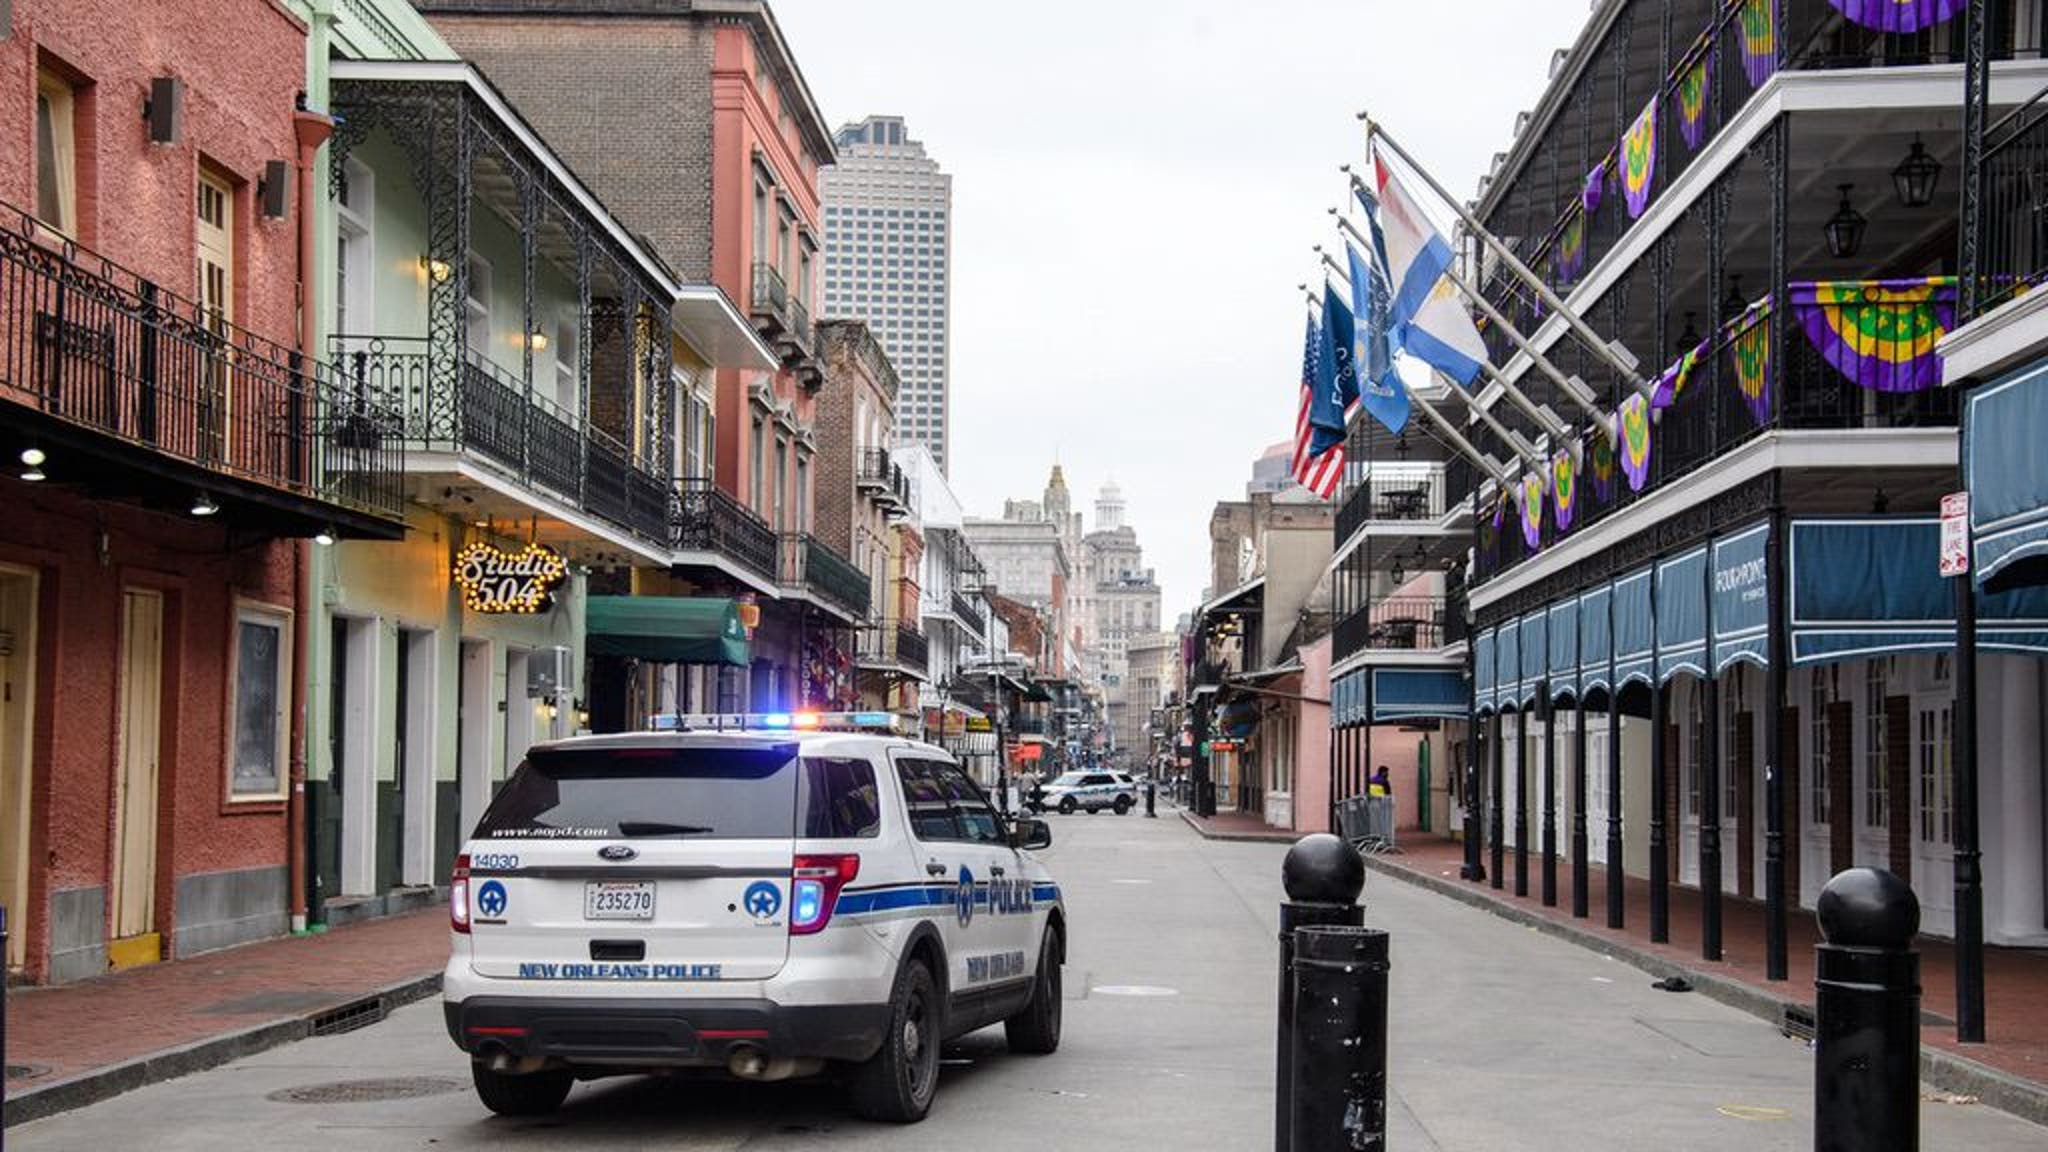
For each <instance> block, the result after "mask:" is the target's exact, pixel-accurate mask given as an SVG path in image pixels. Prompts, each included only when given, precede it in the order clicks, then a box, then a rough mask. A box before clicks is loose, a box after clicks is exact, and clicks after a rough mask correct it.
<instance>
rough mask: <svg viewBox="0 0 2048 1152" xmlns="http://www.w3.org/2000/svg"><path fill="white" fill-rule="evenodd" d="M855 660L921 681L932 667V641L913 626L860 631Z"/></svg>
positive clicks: (871, 627) (879, 625)
mask: <svg viewBox="0 0 2048 1152" xmlns="http://www.w3.org/2000/svg"><path fill="white" fill-rule="evenodd" d="M855 656H856V658H857V659H858V660H859V661H860V663H861V665H862V666H863V667H868V668H875V669H879V670H882V671H889V672H900V673H903V674H905V675H909V676H913V677H916V678H917V679H920V680H921V679H924V677H925V673H926V672H927V671H928V670H929V669H930V667H931V640H930V638H929V637H927V636H926V635H925V634H924V633H923V632H920V631H918V630H917V629H916V628H914V627H912V626H911V625H909V624H905V623H901V622H899V623H895V624H888V623H882V624H875V625H872V626H870V627H867V628H863V629H861V630H860V633H859V635H858V638H857V640H856V643H855Z"/></svg>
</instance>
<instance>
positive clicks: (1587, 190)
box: [1579, 156, 1614, 216]
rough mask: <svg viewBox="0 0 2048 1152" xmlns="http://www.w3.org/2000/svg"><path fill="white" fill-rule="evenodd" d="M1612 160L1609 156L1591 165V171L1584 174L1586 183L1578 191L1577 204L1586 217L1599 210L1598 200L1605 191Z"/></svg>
mask: <svg viewBox="0 0 2048 1152" xmlns="http://www.w3.org/2000/svg"><path fill="white" fill-rule="evenodd" d="M1613 160H1614V158H1613V157H1612V156H1609V157H1608V158H1607V159H1605V160H1602V161H1600V162H1599V163H1598V164H1595V165H1593V170H1592V171H1591V172H1588V173H1586V183H1585V184H1584V185H1583V186H1581V187H1580V189H1579V204H1580V206H1581V207H1583V208H1585V210H1586V215H1588V216H1591V215H1592V214H1593V213H1595V212H1598V211H1599V210H1600V198H1601V196H1602V195H1604V194H1605V193H1606V191H1607V169H1608V168H1609V167H1611V166H1612V163H1613Z"/></svg>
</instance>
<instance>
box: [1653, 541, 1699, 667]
mask: <svg viewBox="0 0 2048 1152" xmlns="http://www.w3.org/2000/svg"><path fill="white" fill-rule="evenodd" d="M1680 672H1691V673H1693V674H1694V675H1696V676H1704V675H1706V674H1707V550H1706V547H1705V546H1704V545H1703V546H1701V547H1698V548H1695V549H1693V550H1692V551H1690V552H1687V553H1686V554H1684V555H1683V556H1679V557H1677V558H1675V559H1671V560H1665V561H1663V562H1661V563H1659V564H1658V565H1657V683H1659V684H1662V683H1663V682H1665V681H1666V680H1669V679H1671V678H1672V677H1673V676H1676V675H1678V674H1679V673H1680Z"/></svg>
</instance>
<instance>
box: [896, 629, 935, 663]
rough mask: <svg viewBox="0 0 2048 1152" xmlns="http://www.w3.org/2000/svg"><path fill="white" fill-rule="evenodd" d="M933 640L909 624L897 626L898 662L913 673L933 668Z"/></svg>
mask: <svg viewBox="0 0 2048 1152" xmlns="http://www.w3.org/2000/svg"><path fill="white" fill-rule="evenodd" d="M931 652H932V645H931V640H930V638H929V637H927V636H926V635H925V634H924V633H923V632H920V631H919V630H917V629H916V628H914V627H912V626H911V625H909V624H898V625H896V661H897V663H899V664H901V665H903V666H904V667H905V668H908V669H910V670H911V671H913V672H923V671H925V670H926V669H927V668H929V667H931Z"/></svg>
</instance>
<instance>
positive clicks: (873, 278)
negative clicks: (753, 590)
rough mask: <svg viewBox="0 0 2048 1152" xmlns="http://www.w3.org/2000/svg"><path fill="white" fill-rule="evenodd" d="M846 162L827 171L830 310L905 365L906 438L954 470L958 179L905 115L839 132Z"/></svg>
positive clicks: (902, 405)
mask: <svg viewBox="0 0 2048 1152" xmlns="http://www.w3.org/2000/svg"><path fill="white" fill-rule="evenodd" d="M836 143H837V151H838V153H839V162H838V163H837V164H834V165H833V166H831V167H829V168H825V169H823V170H822V172H821V178H820V184H821V189H822V194H823V199H824V204H825V312H824V314H825V315H826V316H828V317H845V318H850V319H861V320H865V321H867V322H868V327H869V328H870V329H871V330H873V332H874V333H875V335H876V336H877V337H878V338H879V339H880V340H881V342H882V347H883V348H884V349H885V350H887V352H888V353H889V359H890V360H891V362H893V363H894V364H895V366H896V373H897V376H898V377H899V378H900V379H901V381H902V388H903V390H902V393H901V395H900V396H899V398H898V401H897V407H896V436H897V439H898V440H900V441H903V442H905V443H921V444H925V445H927V446H928V447H930V449H931V452H932V456H933V458H935V459H936V460H937V461H938V463H939V468H940V469H941V470H942V471H947V472H950V469H951V462H950V449H951V447H952V445H951V441H950V438H949V437H948V434H947V431H948V429H947V425H948V420H947V417H948V414H949V412H948V404H949V400H950V392H949V390H948V388H947V377H948V360H949V353H948V349H949V348H950V347H951V344H950V341H949V338H948V337H949V333H948V331H947V323H946V322H947V313H948V312H949V311H950V310H951V305H950V301H951V300H952V284H951V275H950V274H951V271H952V258H951V252H952V243H951V240H952V233H951V231H950V226H951V223H952V220H951V217H952V207H953V178H952V177H951V176H949V175H947V174H946V173H944V172H942V171H940V170H939V165H938V162H937V161H936V160H933V159H931V158H930V157H928V156H926V155H925V153H924V145H923V144H921V143H919V142H917V141H916V140H912V139H910V137H909V135H908V134H907V133H906V132H905V130H904V127H903V118H902V117H900V116H870V117H868V118H867V119H865V120H862V121H860V122H859V123H856V124H848V125H847V126H845V127H843V128H841V129H840V130H839V134H838V137H837V141H836Z"/></svg>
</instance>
